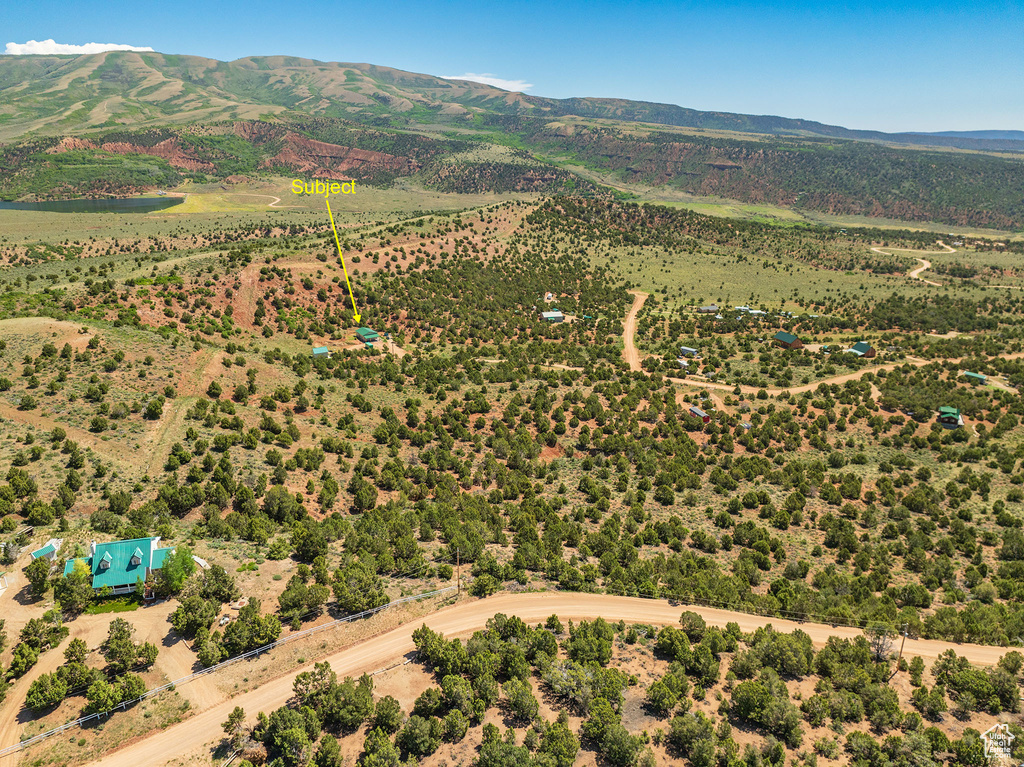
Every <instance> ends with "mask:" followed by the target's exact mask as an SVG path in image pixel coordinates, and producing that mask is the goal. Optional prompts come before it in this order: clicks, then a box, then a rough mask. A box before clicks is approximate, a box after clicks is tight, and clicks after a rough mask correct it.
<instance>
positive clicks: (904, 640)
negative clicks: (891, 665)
mask: <svg viewBox="0 0 1024 767" xmlns="http://www.w3.org/2000/svg"><path fill="white" fill-rule="evenodd" d="M906 643H907V624H906V623H904V624H903V639H902V640H901V641H900V655H899V657H898V658H897V659H896V668H897V669H899V667H900V661H901V660H903V645H905V644H906Z"/></svg>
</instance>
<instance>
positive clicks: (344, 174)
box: [263, 133, 420, 180]
mask: <svg viewBox="0 0 1024 767" xmlns="http://www.w3.org/2000/svg"><path fill="white" fill-rule="evenodd" d="M263 166H264V167H267V168H271V167H275V166H285V167H287V168H290V169H292V170H295V171H297V172H299V173H304V174H306V175H307V176H309V177H310V178H328V179H334V180H345V179H348V178H351V177H352V176H353V175H355V176H365V175H372V174H374V173H380V172H382V171H383V172H388V173H397V174H400V175H406V174H410V173H415V172H416V171H417V170H419V167H420V166H419V163H417V162H416V161H415V160H412V159H410V158H408V157H398V156H396V155H391V154H385V153H383V152H374V151H371V150H369V149H356V148H355V147H347V146H341V145H339V144H328V143H326V142H323V141H315V140H314V139H309V138H305V137H303V136H300V135H299V134H297V133H288V134H287V135H286V136H285V137H284V146H283V147H282V148H281V151H280V152H278V153H277V154H276V155H274V156H273V157H271V158H269V159H267V160H264V162H263Z"/></svg>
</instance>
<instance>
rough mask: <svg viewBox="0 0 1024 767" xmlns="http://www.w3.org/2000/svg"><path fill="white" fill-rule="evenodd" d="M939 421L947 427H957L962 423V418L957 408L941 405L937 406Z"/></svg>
mask: <svg viewBox="0 0 1024 767" xmlns="http://www.w3.org/2000/svg"><path fill="white" fill-rule="evenodd" d="M939 423H940V424H941V425H942V426H943V427H945V428H947V429H958V428H960V427H961V426H963V425H964V419H963V417H962V416H961V415H960V411H959V410H958V409H957V408H955V407H949V406H943V407H940V408H939Z"/></svg>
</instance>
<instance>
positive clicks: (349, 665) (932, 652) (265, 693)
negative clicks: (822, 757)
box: [90, 592, 1007, 767]
mask: <svg viewBox="0 0 1024 767" xmlns="http://www.w3.org/2000/svg"><path fill="white" fill-rule="evenodd" d="M684 610H693V611H694V612H696V613H699V614H700V615H701V616H703V617H704V619H705V620H706V621H707V622H708V623H709V624H711V625H713V626H725V624H726V623H728V622H730V621H734V622H736V623H738V624H739V626H740V629H741V630H742V631H744V632H750V631H754V630H755V629H757V628H759V627H761V626H764V625H767V624H769V623H770V624H772V625H773V626H774V627H775V628H776V629H778V630H779V631H785V632H789V631H793V630H795V629H798V628H799V629H801V630H803V631H805V632H807V634H809V635H810V637H811V640H812V641H813V642H814V643H815V644H816V645H819V646H820V645H823V644H824V643H825V642H827V641H828V639H829V638H830V637H833V636H835V637H840V638H847V639H852V638H854V637H857V636H861V635H862V633H863V632H861V630H860V629H855V628H847V627H842V626H837V627H832V626H825V625H820V624H807V623H803V624H801V623H796V622H793V621H786V620H779V619H775V618H766V617H761V616H756V615H748V614H746V613H735V612H730V611H728V610H719V609H715V608H707V607H695V606H693V607H687V606H681V605H676V604H671V603H669V602H668V601H666V600H660V599H638V598H635V597H618V596H609V595H602V594H579V593H558V592H550V593H534V594H502V595H498V596H494V597H491V598H489V599H482V600H476V601H467V602H462V603H460V604H458V605H455V606H453V607H449V608H446V609H444V610H441V611H439V612H437V613H434V614H433V615H431V616H429V617H427V618H426V619H416V620H414V621H410V622H409V623H407V624H405V625H403V626H400V627H398V628H396V629H393V630H391V631H388V632H386V633H384V634H381V635H379V636H377V637H374V638H372V639H368V640H365V641H363V642H359V643H357V644H355V645H352V646H351V647H348V648H346V649H345V650H343V651H341V652H337V653H334V654H333V655H330V656H328V657H327V658H325V660H327V661H328V662H330V664H331V667H332V668H333V669H334V671H335V672H336V673H337V674H338V676H339V677H346V676H357V675H359V674H361V673H363V672H368V673H369V672H373V671H377V670H379V669H382V668H385V667H387V666H389V665H391V664H392V663H394V662H395V661H396V660H397V659H400V658H401V657H402V656H405V655H407V654H408V653H410V652H412V651H413V650H414V649H415V646H414V645H413V641H412V632H413V631H414V630H415V629H416V628H418V627H419V625H420V624H423V623H425V624H426V625H427V626H429V627H430V628H432V629H433V630H434V631H440V632H442V633H443V634H445V635H446V636H453V635H465V634H468V633H471V632H473V631H475V630H477V629H480V628H483V626H484V624H485V623H486V621H487V619H488V618H490V617H491V616H493V615H494V614H495V613H505V614H506V615H518V616H519V617H520V618H522V619H523V620H524V621H526V622H527V623H537V622H539V621H543V620H544V619H545V618H546V617H547V616H549V615H551V614H557V615H558V616H559V617H560V618H561V619H562V620H584V619H585V620H591V619H593V617H594V616H596V615H600V616H602V617H604V618H606V619H607V620H616V621H617V620H620V619H621V620H625V621H627V622H637V623H653V624H660V625H668V624H675V623H676V622H678V620H679V615H680V613H682V612H683V611H684ZM949 649H952V650H954V651H956V653H957V655H961V656H963V657H966V658H967V659H968V660H969V661H970V662H972V663H976V664H981V665H992V664H995V663H996V662H997V661H998V660H999V658H1000V657H1002V656H1003V655H1004V654H1005V653H1006V652H1007V649H1006V648H1001V647H986V646H982V645H969V644H955V643H951V642H937V641H930V640H923V639H908V640H907V642H906V647H905V649H904V654H905V655H910V656H913V655H919V656H921V657H922V658H925V659H928V660H934V659H935V658H937V657H938V656H939V655H940V654H941V653H942V652H944V651H945V650H949ZM307 668H308V667H307ZM299 671H301V669H300V670H296V671H295V672H292V673H289V674H285V675H283V676H281V677H278V678H277V679H274V680H273V681H271V682H268V683H267V684H265V685H263V686H261V687H259V688H257V689H255V690H252V691H251V692H247V693H243V694H241V695H236V696H235V697H234V698H231V699H230V700H227V701H224V702H222V703H219V704H218V705H216V706H213V707H212V708H209V709H206V710H204V711H202V712H200V713H198V714H197V715H196V716H194V717H192V718H191V719H188V720H187V721H185V722H182V723H180V724H177V725H173V726H171V727H168V728H167V729H165V730H162V731H160V732H156V733H153V734H152V735H150V736H148V737H145V738H142V739H140V740H136V741H134V742H132V743H130V744H128V745H126V746H124V747H123V748H121V749H119V750H117V751H113V752H110V753H107V754H105V755H104V756H103V758H102V759H101V760H99V761H96V762H93V763H91V765H90V767H92V765H95V767H137V766H138V765H140V764H145V765H161V764H167V763H169V762H171V761H174V760H177V759H181V758H182V757H186V756H188V755H196V756H198V757H199V758H200V759H206V758H209V754H208V752H207V749H208V748H210V747H212V746H216V745H217V744H218V743H219V742H220V740H221V739H222V737H223V731H222V729H221V723H222V722H224V721H225V720H226V719H227V717H228V714H229V713H231V710H232V709H233V708H234V707H235V706H241V707H242V708H244V709H245V711H246V714H247V715H248V718H249V720H250V721H253V720H254V719H255V717H256V713H257V712H258V711H265V712H270V711H271V710H273V709H275V708H277V707H279V706H281V705H283V704H284V703H285V702H287V700H288V699H289V698H290V697H291V696H292V683H293V681H294V679H295V677H296V675H297V674H298V673H299Z"/></svg>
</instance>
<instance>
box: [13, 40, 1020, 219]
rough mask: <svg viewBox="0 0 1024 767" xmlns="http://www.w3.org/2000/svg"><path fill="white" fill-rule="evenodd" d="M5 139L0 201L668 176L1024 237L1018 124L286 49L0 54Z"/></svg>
mask: <svg viewBox="0 0 1024 767" xmlns="http://www.w3.org/2000/svg"><path fill="white" fill-rule="evenodd" d="M0 141H4V142H6V143H5V144H4V145H3V147H2V149H0V170H5V171H7V172H8V173H7V174H5V176H6V178H2V179H0V196H3V197H5V198H12V197H25V196H30V197H31V196H36V197H40V196H70V195H76V194H109V193H115V194H116V193H124V192H128V191H133V190H138V189H140V188H146V187H147V186H153V185H155V184H162V185H164V186H168V185H172V184H173V183H175V181H177V180H180V179H181V178H185V177H200V176H201V177H204V178H224V177H226V176H229V175H246V174H256V173H263V172H274V171H277V172H293V171H295V170H301V171H302V172H304V173H307V174H309V175H313V176H321V177H330V178H334V177H342V176H345V177H348V176H352V177H360V178H363V179H365V180H367V181H370V182H372V183H382V184H386V183H391V182H392V181H393V180H394V178H396V177H398V176H417V177H418V178H419V179H420V180H421V181H422V182H423V183H424V184H426V185H428V186H432V187H434V188H439V189H444V190H446V191H456V192H459V191H487V190H490V191H511V190H518V191H538V192H550V191H573V190H575V191H577V192H584V193H588V194H591V193H602V192H605V193H607V192H608V191H609V190H608V188H607V186H608V185H610V186H612V187H616V188H618V189H619V190H620V191H621V190H626V191H628V189H629V186H630V185H635V184H644V185H667V186H670V187H673V188H675V189H679V190H681V191H685V192H688V193H692V194H695V195H713V196H722V197H729V198H731V199H738V200H741V201H749V202H763V203H771V204H776V205H787V206H794V205H798V206H803V207H807V208H809V209H814V210H820V211H823V212H828V213H838V214H856V215H868V216H885V217H890V218H902V219H906V220H931V221H941V222H948V223H957V224H970V225H976V226H992V227H1000V228H1010V229H1014V228H1019V227H1021V226H1024V202H1022V200H1024V186H1022V185H1024V182H1022V181H1021V177H1022V176H1024V174H1022V173H1021V170H1022V168H1021V162H1022V161H1024V132H1021V131H975V132H943V133H931V134H924V133H921V134H912V133H899V134H892V133H882V132H877V131H862V130H851V129H847V128H843V127H839V126H832V125H826V124H823V123H819V122H814V121H810V120H801V119H793V118H785V117H776V116H763V115H762V116H757V115H743V114H733V113H726V112H702V111H698V110H693V109H687V108H684V107H680V106H675V105H671V104H657V103H650V102H640V101H629V100H624V99H615V98H570V99H551V98H543V97H539V96H531V95H527V94H523V93H511V92H508V91H504V90H501V89H499V88H495V87H492V86H489V85H484V84H480V83H476V82H469V81H464V80H451V79H445V78H440V77H434V76H431V75H425V74H417V73H412V72H405V71H402V70H398V69H392V68H389V67H382V66H376V65H371V64H349V63H338V62H321V61H314V60H310V59H302V58H294V57H285V56H270V57H249V58H243V59H238V60H236V61H231V62H223V61H217V60H214V59H206V58H201V57H196V56H183V55H168V54H160V53H141V52H127V51H116V52H107V53H99V54H92V55H80V56H0ZM482 147H483V148H486V149H487V151H485V152H481V151H476V150H479V149H480V148H482ZM470 149H473V150H474V151H473V152H470ZM964 150H966V151H964ZM71 160H73V161H74V162H71ZM588 171H589V172H588ZM147 181H148V182H149V183H148V184H147V183H145V182H147Z"/></svg>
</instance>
